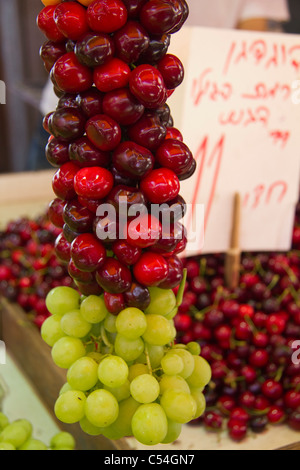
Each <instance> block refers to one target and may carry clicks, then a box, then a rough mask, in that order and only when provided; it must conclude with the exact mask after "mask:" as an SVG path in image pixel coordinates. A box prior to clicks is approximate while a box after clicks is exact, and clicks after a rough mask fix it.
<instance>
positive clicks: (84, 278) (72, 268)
mask: <svg viewBox="0 0 300 470" xmlns="http://www.w3.org/2000/svg"><path fill="white" fill-rule="evenodd" d="M68 273H69V275H70V276H71V277H72V279H74V281H77V282H79V283H81V284H91V283H94V281H95V279H94V276H93V274H92V273H90V272H87V271H82V270H81V269H78V268H77V266H76V265H75V263H74V261H73V260H72V259H71V260H70V262H69V264H68Z"/></svg>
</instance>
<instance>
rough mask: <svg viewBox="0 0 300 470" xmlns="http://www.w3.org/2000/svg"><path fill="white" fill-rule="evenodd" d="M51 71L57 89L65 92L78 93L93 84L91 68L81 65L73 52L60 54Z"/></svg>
mask: <svg viewBox="0 0 300 470" xmlns="http://www.w3.org/2000/svg"><path fill="white" fill-rule="evenodd" d="M51 73H52V74H53V78H54V80H55V82H56V84H57V86H58V87H59V89H60V90H62V91H64V92H67V93H80V92H82V91H86V90H88V89H89V88H91V86H92V85H93V73H92V70H91V69H90V68H88V67H86V66H85V65H82V64H81V63H80V62H79V61H78V59H77V57H76V55H75V53H74V52H68V53H67V54H64V55H63V56H61V57H60V58H59V59H58V60H57V61H56V63H55V65H54V66H53V68H52V70H51Z"/></svg>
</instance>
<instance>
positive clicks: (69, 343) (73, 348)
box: [51, 336, 85, 369]
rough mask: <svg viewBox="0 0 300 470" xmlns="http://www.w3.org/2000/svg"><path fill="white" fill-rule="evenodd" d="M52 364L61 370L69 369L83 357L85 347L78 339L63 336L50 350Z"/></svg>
mask: <svg viewBox="0 0 300 470" xmlns="http://www.w3.org/2000/svg"><path fill="white" fill-rule="evenodd" d="M51 355H52V359H53V361H54V363H55V364H56V365H57V366H58V367H60V368H61V369H69V368H70V367H71V365H72V364H73V363H74V362H75V361H77V359H79V358H80V357H83V356H85V347H84V345H83V342H82V341H81V340H80V339H79V338H71V337H68V336H65V337H64V338H61V339H59V340H58V341H57V342H56V343H55V345H54V346H53V348H52V350H51Z"/></svg>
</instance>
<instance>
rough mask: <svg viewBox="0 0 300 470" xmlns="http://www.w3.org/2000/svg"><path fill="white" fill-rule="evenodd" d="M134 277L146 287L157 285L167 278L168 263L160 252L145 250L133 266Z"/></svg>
mask: <svg viewBox="0 0 300 470" xmlns="http://www.w3.org/2000/svg"><path fill="white" fill-rule="evenodd" d="M133 273H134V277H135V279H136V280H137V282H138V283H140V284H142V285H143V286H145V287H156V286H159V284H160V283H161V282H163V281H165V280H166V279H167V276H168V263H167V261H166V260H165V259H164V258H163V257H162V256H161V255H159V254H156V253H151V252H147V251H146V252H145V253H143V254H142V256H141V257H140V259H139V260H138V262H137V263H136V264H135V265H134V267H133Z"/></svg>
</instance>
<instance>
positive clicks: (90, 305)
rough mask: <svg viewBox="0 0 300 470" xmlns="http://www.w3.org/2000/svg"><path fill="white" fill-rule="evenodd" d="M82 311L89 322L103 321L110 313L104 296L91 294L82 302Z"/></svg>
mask: <svg viewBox="0 0 300 470" xmlns="http://www.w3.org/2000/svg"><path fill="white" fill-rule="evenodd" d="M80 313H81V315H82V317H83V318H84V319H85V320H86V321H87V322H88V323H93V324H97V323H101V322H102V321H103V320H104V319H105V318H106V316H107V315H108V313H109V312H108V310H107V308H106V306H105V302H104V298H103V296H100V297H99V296H97V295H90V296H89V297H87V298H86V299H84V301H83V302H82V303H81V306H80Z"/></svg>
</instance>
